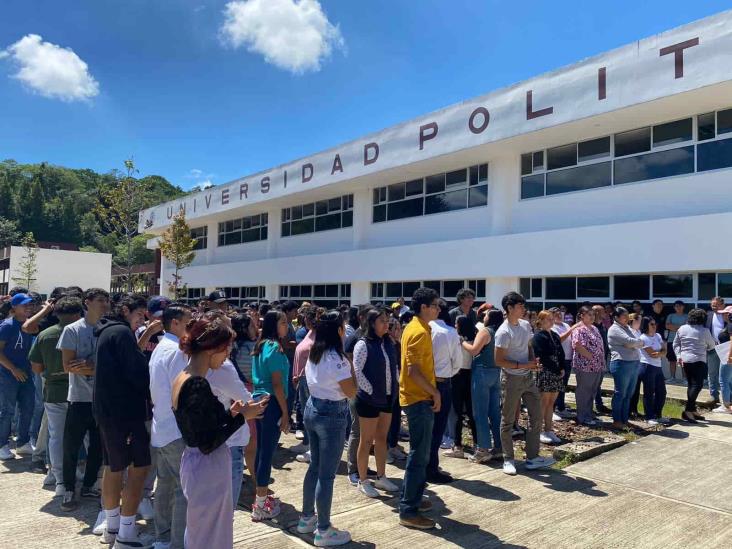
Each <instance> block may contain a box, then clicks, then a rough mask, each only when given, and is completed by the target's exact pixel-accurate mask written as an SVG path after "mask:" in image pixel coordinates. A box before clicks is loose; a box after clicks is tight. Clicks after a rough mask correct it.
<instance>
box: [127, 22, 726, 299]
mask: <svg viewBox="0 0 732 549" xmlns="http://www.w3.org/2000/svg"><path fill="white" fill-rule="evenodd" d="M180 208H184V209H185V212H186V217H187V219H188V222H189V224H190V225H191V227H192V228H194V233H195V235H196V236H197V237H199V238H200V242H199V244H200V250H199V251H198V253H197V257H196V260H195V262H194V264H193V265H192V266H191V267H189V268H187V269H185V271H184V273H183V274H184V281H185V282H186V283H187V285H188V287H189V296H190V297H191V298H192V299H193V298H197V297H199V296H202V295H204V294H205V293H207V292H209V291H211V290H213V289H214V288H219V287H220V288H227V289H228V291H229V293H230V294H231V295H233V297H234V301H236V300H237V299H240V300H241V301H242V302H245V301H251V300H254V299H257V298H267V299H269V300H274V299H283V298H284V299H287V298H293V299H296V300H303V299H312V300H315V301H316V302H324V301H325V302H326V303H327V304H328V305H332V304H335V303H338V302H352V303H364V302H369V301H386V302H391V301H393V300H394V299H396V298H398V297H400V296H405V297H407V299H409V296H410V295H411V293H412V292H413V291H414V289H415V288H416V287H418V286H419V285H420V284H422V283H423V284H426V285H430V286H434V287H435V288H437V289H438V290H439V291H440V293H441V294H443V295H444V296H445V297H447V298H451V297H454V295H455V292H456V291H457V289H459V288H461V287H462V286H465V285H468V286H470V287H472V288H474V289H475V290H476V291H477V294H478V298H479V299H480V300H488V301H491V302H493V303H500V299H501V296H502V295H503V294H504V293H505V292H506V291H508V290H511V289H520V291H522V292H523V293H524V294H525V295H526V296H527V297H528V298H530V300H531V301H533V302H535V305H536V306H539V305H540V304H554V303H566V304H569V305H570V307H571V306H572V304H576V303H578V302H582V301H584V300H590V301H593V302H605V301H609V300H614V299H618V300H622V301H630V300H632V299H639V300H641V301H643V302H648V301H650V300H652V299H654V298H661V299H663V300H664V301H666V302H667V303H671V302H673V301H674V300H675V299H679V298H680V299H683V300H684V301H686V302H689V303H695V302H704V301H708V300H709V299H710V298H711V297H712V296H714V295H716V294H721V295H723V296H727V297H732V257H730V251H729V246H728V245H727V244H726V243H727V241H728V239H727V234H728V233H729V229H730V227H732V11H728V12H724V13H721V14H718V15H715V16H712V17H709V18H706V19H703V20H700V21H697V22H694V23H691V24H688V25H685V26H683V27H679V28H676V29H673V30H671V31H668V32H665V33H662V34H659V35H657V36H653V37H650V38H647V39H644V40H640V41H638V42H635V43H633V44H629V45H627V46H624V47H622V48H618V49H616V50H613V51H610V52H607V53H604V54H602V55H598V56H596V57H592V58H589V59H585V60H583V61H581V62H579V63H576V64H574V65H571V66H568V67H565V68H562V69H559V70H556V71H553V72H550V73H547V74H544V75H541V76H538V77H536V78H532V79H530V80H527V81H525V82H520V83H518V84H515V85H513V86H510V87H508V88H504V89H501V90H498V91H495V92H492V93H490V94H488V95H485V96H482V97H478V98H475V99H469V100H466V101H465V102H462V103H459V104H456V105H452V106H450V107H447V108H445V109H443V110H440V111H437V112H434V113H430V114H427V115H425V116H423V117H420V118H418V119H414V120H410V121H408V122H405V123H403V124H400V125H397V126H394V127H391V128H387V129H385V130H383V131H380V132H378V133H375V134H371V135H368V136H365V137H363V138H360V139H357V140H355V141H352V142H349V143H346V144H343V145H341V146H338V147H335V148H333V149H330V150H327V151H324V152H321V153H317V154H314V155H312V156H309V157H306V158H303V159H300V160H297V161H294V162H290V163H287V164H283V165H281V166H278V167H276V168H272V169H271V170H267V171H264V172H261V173H257V174H254V175H250V176H248V177H243V178H241V179H238V180H236V181H233V182H230V183H228V184H225V185H220V186H217V187H213V188H211V189H207V190H205V191H202V192H198V193H196V194H193V195H191V196H188V197H186V198H185V199H183V200H176V201H173V202H168V203H166V204H161V205H159V206H156V207H155V208H151V209H150V210H147V211H145V212H142V213H141V218H140V226H141V229H143V228H144V229H145V230H146V231H147V232H148V233H152V234H160V233H161V232H162V231H163V230H164V229H165V227H166V226H167V225H168V224H169V222H170V219H171V217H172V216H173V214H174V213H175V212H177V211H178V210H179V209H180ZM161 278H162V279H163V280H168V279H169V278H170V265H169V264H167V263H166V262H163V266H162V273H161ZM163 286H165V284H163Z"/></svg>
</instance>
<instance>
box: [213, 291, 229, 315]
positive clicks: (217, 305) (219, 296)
mask: <svg viewBox="0 0 732 549" xmlns="http://www.w3.org/2000/svg"><path fill="white" fill-rule="evenodd" d="M208 302H209V306H210V307H211V309H218V310H220V311H221V312H222V313H226V312H227V311H228V310H229V298H228V297H227V296H226V292H225V291H224V290H214V291H213V292H211V293H210V294H208Z"/></svg>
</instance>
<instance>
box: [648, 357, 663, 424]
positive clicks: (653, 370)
mask: <svg viewBox="0 0 732 549" xmlns="http://www.w3.org/2000/svg"><path fill="white" fill-rule="evenodd" d="M664 404H666V380H665V378H664V376H663V368H659V367H658V366H653V365H651V364H647V365H646V369H645V372H643V408H644V409H645V412H646V419H658V418H660V417H663V413H662V412H663V406H664Z"/></svg>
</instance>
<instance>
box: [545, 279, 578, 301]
mask: <svg viewBox="0 0 732 549" xmlns="http://www.w3.org/2000/svg"><path fill="white" fill-rule="evenodd" d="M546 298H547V299H577V279H576V278H574V277H562V278H547V279H546Z"/></svg>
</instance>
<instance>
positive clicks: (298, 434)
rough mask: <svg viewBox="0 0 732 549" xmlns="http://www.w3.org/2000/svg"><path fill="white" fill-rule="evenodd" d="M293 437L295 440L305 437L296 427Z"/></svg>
mask: <svg viewBox="0 0 732 549" xmlns="http://www.w3.org/2000/svg"><path fill="white" fill-rule="evenodd" d="M295 438H296V439H297V440H303V439H304V438H305V433H303V432H302V431H301V430H300V429H298V430H297V431H295Z"/></svg>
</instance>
